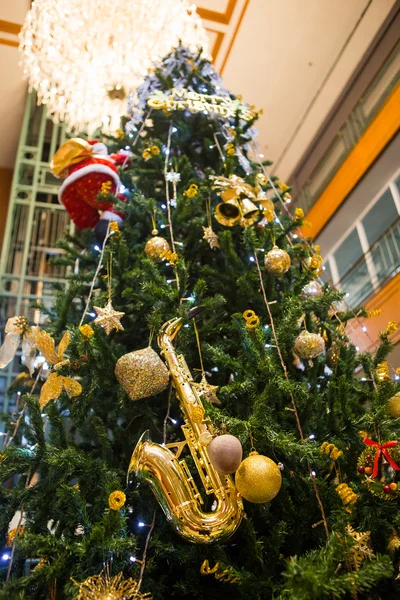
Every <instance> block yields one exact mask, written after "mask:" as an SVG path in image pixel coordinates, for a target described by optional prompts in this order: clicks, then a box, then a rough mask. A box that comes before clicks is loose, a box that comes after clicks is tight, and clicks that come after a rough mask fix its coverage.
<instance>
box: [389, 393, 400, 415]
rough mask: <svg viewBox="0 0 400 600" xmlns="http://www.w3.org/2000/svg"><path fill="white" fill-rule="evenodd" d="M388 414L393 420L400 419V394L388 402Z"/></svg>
mask: <svg viewBox="0 0 400 600" xmlns="http://www.w3.org/2000/svg"><path fill="white" fill-rule="evenodd" d="M387 410H388V413H389V415H390V416H391V417H393V419H398V418H400V392H397V394H395V395H394V396H392V398H390V400H388V402H387Z"/></svg>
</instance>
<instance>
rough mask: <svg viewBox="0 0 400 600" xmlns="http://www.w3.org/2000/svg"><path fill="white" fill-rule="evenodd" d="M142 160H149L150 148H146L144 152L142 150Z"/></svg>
mask: <svg viewBox="0 0 400 600" xmlns="http://www.w3.org/2000/svg"><path fill="white" fill-rule="evenodd" d="M142 158H143V159H144V160H149V158H151V152H150V148H146V149H145V150H143V152H142Z"/></svg>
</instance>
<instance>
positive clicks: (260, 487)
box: [235, 452, 282, 504]
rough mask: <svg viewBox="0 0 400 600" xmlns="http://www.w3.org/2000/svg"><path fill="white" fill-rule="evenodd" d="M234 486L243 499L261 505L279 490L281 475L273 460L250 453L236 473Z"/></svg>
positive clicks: (273, 496) (256, 453)
mask: <svg viewBox="0 0 400 600" xmlns="http://www.w3.org/2000/svg"><path fill="white" fill-rule="evenodd" d="M235 484H236V487H237V490H238V492H239V493H240V494H241V495H242V496H243V498H245V499H246V500H248V501H249V502H253V503H255V504H263V503H264V502H269V501H270V500H272V499H273V498H275V496H276V495H277V493H278V492H279V490H280V489H281V485H282V475H281V472H280V470H279V467H278V465H277V464H276V463H274V461H273V460H271V459H270V458H267V457H266V456H262V455H261V454H258V452H250V455H249V456H248V457H247V458H245V459H244V461H242V462H241V464H240V465H239V468H238V470H237V471H236V476H235Z"/></svg>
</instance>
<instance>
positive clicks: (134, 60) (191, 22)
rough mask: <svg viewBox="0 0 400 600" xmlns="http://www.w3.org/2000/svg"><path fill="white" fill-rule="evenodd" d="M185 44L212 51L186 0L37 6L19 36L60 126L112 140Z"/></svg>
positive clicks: (27, 72) (27, 70)
mask: <svg viewBox="0 0 400 600" xmlns="http://www.w3.org/2000/svg"><path fill="white" fill-rule="evenodd" d="M179 41H181V43H182V44H183V45H185V46H187V47H188V48H189V49H191V50H193V51H197V50H198V49H199V48H203V49H204V50H205V51H207V46H208V41H207V33H206V31H205V29H204V28H203V25H202V22H201V19H200V17H199V15H198V14H197V13H196V7H195V5H189V2H187V0H168V2H167V1H166V0H152V1H151V2H148V1H145V0H113V1H112V2H108V3H107V2H104V1H103V0H86V1H85V2H81V0H68V2H65V0H35V1H34V2H32V6H31V9H30V10H29V12H28V14H27V17H26V19H25V23H24V25H23V27H22V30H21V33H20V52H21V57H22V60H21V64H22V66H23V69H24V76H25V78H27V79H28V80H29V88H30V90H32V89H35V90H36V91H37V97H38V103H39V104H46V106H47V111H48V113H49V114H50V115H52V118H53V120H54V122H55V123H58V122H65V123H66V126H67V129H68V130H69V131H71V130H72V129H75V130H76V131H87V132H88V133H89V134H93V132H94V131H95V130H96V129H97V128H98V127H101V128H102V130H103V132H104V133H111V132H113V131H115V130H116V129H118V127H119V125H120V117H121V115H123V114H125V113H126V111H127V96H128V95H131V94H133V95H134V94H135V91H136V89H137V87H138V86H139V85H140V84H141V83H142V82H143V80H144V78H145V77H146V75H147V74H148V73H149V71H150V70H151V69H152V68H154V67H155V66H156V65H157V64H158V63H159V62H160V61H161V59H162V58H163V57H164V56H165V55H166V54H168V53H169V52H170V51H171V50H172V49H173V48H174V47H176V46H178V44H179Z"/></svg>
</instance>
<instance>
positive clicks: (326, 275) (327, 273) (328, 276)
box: [321, 260, 333, 285]
mask: <svg viewBox="0 0 400 600" xmlns="http://www.w3.org/2000/svg"><path fill="white" fill-rule="evenodd" d="M323 269H324V271H323V273H322V274H321V279H322V281H323V282H324V283H329V284H330V285H332V284H333V277H332V271H331V268H330V266H329V261H328V260H327V261H326V262H325V263H324V265H323Z"/></svg>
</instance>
